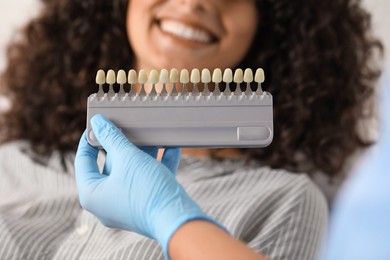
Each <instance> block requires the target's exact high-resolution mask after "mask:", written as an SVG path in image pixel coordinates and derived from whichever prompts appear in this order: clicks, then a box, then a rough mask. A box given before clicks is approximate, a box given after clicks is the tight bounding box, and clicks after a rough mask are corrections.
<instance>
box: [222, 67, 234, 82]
mask: <svg viewBox="0 0 390 260" xmlns="http://www.w3.org/2000/svg"><path fill="white" fill-rule="evenodd" d="M232 81H233V71H232V70H231V69H225V71H224V72H223V82H225V83H230V82H232Z"/></svg>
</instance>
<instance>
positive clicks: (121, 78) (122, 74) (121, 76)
mask: <svg viewBox="0 0 390 260" xmlns="http://www.w3.org/2000/svg"><path fill="white" fill-rule="evenodd" d="M116 82H117V83H118V84H125V83H126V82H127V79H126V72H125V71H124V70H119V71H118V75H116Z"/></svg>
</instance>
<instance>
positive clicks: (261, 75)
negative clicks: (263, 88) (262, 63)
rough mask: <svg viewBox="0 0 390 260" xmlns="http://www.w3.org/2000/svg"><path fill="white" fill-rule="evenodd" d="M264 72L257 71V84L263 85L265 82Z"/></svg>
mask: <svg viewBox="0 0 390 260" xmlns="http://www.w3.org/2000/svg"><path fill="white" fill-rule="evenodd" d="M264 79H265V77H264V70H263V69H257V70H256V74H255V82H257V83H263V82H264Z"/></svg>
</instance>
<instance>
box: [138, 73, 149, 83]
mask: <svg viewBox="0 0 390 260" xmlns="http://www.w3.org/2000/svg"><path fill="white" fill-rule="evenodd" d="M146 82H148V74H147V73H146V71H145V70H140V71H139V73H138V83H140V84H145V83H146Z"/></svg>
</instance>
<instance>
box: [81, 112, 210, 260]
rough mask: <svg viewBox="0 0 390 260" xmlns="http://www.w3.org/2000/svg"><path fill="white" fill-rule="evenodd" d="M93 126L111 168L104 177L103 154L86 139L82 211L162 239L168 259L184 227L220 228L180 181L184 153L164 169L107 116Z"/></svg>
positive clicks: (175, 152)
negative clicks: (193, 223)
mask: <svg viewBox="0 0 390 260" xmlns="http://www.w3.org/2000/svg"><path fill="white" fill-rule="evenodd" d="M91 125H92V129H93V131H94V134H95V136H96V137H97V139H98V140H99V142H100V144H101V145H102V146H103V147H104V149H105V150H106V152H107V156H109V157H110V160H111V165H110V167H109V169H106V170H105V174H100V173H99V169H98V165H97V163H96V160H97V154H98V149H96V148H94V147H92V146H90V145H89V144H88V142H87V140H86V137H85V133H84V135H83V136H82V138H81V140H80V144H79V147H78V151H77V155H76V161H75V170H76V173H75V174H76V182H77V187H78V190H79V196H80V203H81V205H82V207H83V208H85V209H86V210H88V211H90V212H91V213H92V214H94V215H95V216H96V217H97V218H98V219H99V220H100V221H101V222H102V223H103V224H104V225H106V226H108V227H114V228H120V229H125V230H129V231H134V232H137V233H139V234H142V235H145V236H147V237H150V238H153V239H156V240H157V241H158V242H159V243H160V244H161V246H162V248H163V251H164V253H165V255H166V256H167V257H168V254H167V250H168V242H169V240H170V238H171V236H172V235H173V234H174V233H175V231H176V230H177V229H178V228H179V227H180V226H181V225H183V224H184V223H186V222H188V221H190V220H194V219H205V220H208V221H210V222H214V220H213V219H211V218H210V217H208V216H207V215H206V214H205V213H203V211H202V210H201V209H200V207H199V206H198V205H197V204H196V203H195V202H194V201H193V200H192V199H191V198H190V197H189V195H188V194H187V193H186V191H185V190H184V189H183V187H182V186H181V185H180V184H179V183H178V182H177V181H176V179H175V174H174V172H175V171H176V168H177V165H178V162H179V157H180V149H167V150H166V151H165V153H164V156H163V159H162V162H161V163H160V162H158V161H157V160H156V159H155V158H153V157H152V156H150V155H149V154H147V153H145V152H144V151H142V150H140V149H139V148H137V147H136V146H135V145H133V144H132V143H131V142H130V141H129V140H128V139H127V138H126V137H125V136H124V135H123V134H122V132H121V131H120V130H119V129H118V128H117V127H116V126H115V125H114V124H112V123H111V122H110V121H108V120H107V119H105V118H104V117H103V116H101V115H96V116H94V117H93V118H92V119H91ZM214 223H215V222H214ZM216 224H217V223H216Z"/></svg>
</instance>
